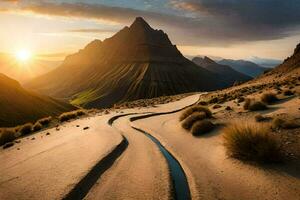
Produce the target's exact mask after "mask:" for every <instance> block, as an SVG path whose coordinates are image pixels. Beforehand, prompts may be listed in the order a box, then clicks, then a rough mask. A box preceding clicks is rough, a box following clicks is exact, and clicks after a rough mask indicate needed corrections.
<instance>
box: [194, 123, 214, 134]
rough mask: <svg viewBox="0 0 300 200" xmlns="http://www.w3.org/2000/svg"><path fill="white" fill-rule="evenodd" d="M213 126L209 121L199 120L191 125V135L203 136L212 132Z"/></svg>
mask: <svg viewBox="0 0 300 200" xmlns="http://www.w3.org/2000/svg"><path fill="white" fill-rule="evenodd" d="M214 127H215V125H214V124H213V123H212V122H211V121H209V120H206V119H205V120H200V121H197V122H195V123H194V124H193V126H192V129H191V133H192V134H193V135H194V136H199V135H203V134H205V133H208V132H210V131H211V130H213V129H214Z"/></svg>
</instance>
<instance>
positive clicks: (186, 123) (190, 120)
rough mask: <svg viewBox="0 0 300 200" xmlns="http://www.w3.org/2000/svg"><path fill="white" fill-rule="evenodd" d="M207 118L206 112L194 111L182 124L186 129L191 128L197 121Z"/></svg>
mask: <svg viewBox="0 0 300 200" xmlns="http://www.w3.org/2000/svg"><path fill="white" fill-rule="evenodd" d="M205 118H206V114H205V113H204V112H194V113H192V114H191V115H190V116H188V117H187V118H186V119H185V120H183V122H182V124H181V126H182V128H184V129H186V130H190V129H191V127H192V126H193V124H194V123H195V122H196V121H199V120H203V119H205Z"/></svg>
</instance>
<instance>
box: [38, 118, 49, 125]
mask: <svg viewBox="0 0 300 200" xmlns="http://www.w3.org/2000/svg"><path fill="white" fill-rule="evenodd" d="M51 120H52V117H45V118H42V119H39V120H38V121H37V122H38V123H40V124H41V125H43V126H46V125H48V124H50V122H51Z"/></svg>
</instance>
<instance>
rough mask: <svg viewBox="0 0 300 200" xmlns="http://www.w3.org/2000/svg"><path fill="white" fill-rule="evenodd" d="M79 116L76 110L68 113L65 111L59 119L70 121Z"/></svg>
mask: <svg viewBox="0 0 300 200" xmlns="http://www.w3.org/2000/svg"><path fill="white" fill-rule="evenodd" d="M76 117H77V114H76V112H67V113H63V114H61V115H60V116H59V117H58V119H59V121H60V122H65V121H68V120H70V119H74V118H76Z"/></svg>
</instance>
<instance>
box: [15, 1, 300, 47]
mask: <svg viewBox="0 0 300 200" xmlns="http://www.w3.org/2000/svg"><path fill="white" fill-rule="evenodd" d="M169 6H170V9H174V10H177V11H178V10H180V12H179V13H178V12H176V11H174V12H173V14H172V12H171V13H169V14H166V13H161V12H159V11H157V12H154V11H147V10H138V9H132V8H124V7H113V6H107V5H102V4H88V3H52V2H49V1H47V2H45V1H43V2H34V3H28V2H27V3H21V4H20V3H19V4H18V5H17V6H16V8H15V9H16V10H17V11H18V12H22V11H23V12H31V13H35V14H39V15H47V16H60V17H68V18H87V19H93V20H105V21H110V22H115V23H120V24H129V23H130V22H131V21H132V20H133V19H134V18H135V17H136V16H142V17H144V18H146V19H147V20H149V21H150V22H151V23H154V24H155V25H159V27H161V28H163V29H166V30H167V32H168V33H169V34H170V35H171V37H172V39H175V41H177V43H179V44H180V45H199V44H202V45H206V46H221V45H230V44H235V43H240V42H248V41H261V40H274V39H281V38H284V37H288V36H290V35H293V34H299V32H300V20H299V19H300V1H295V0H285V1H282V0H227V1H224V0H170V1H169ZM103 31H105V30H101V29H77V30H70V32H103Z"/></svg>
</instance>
